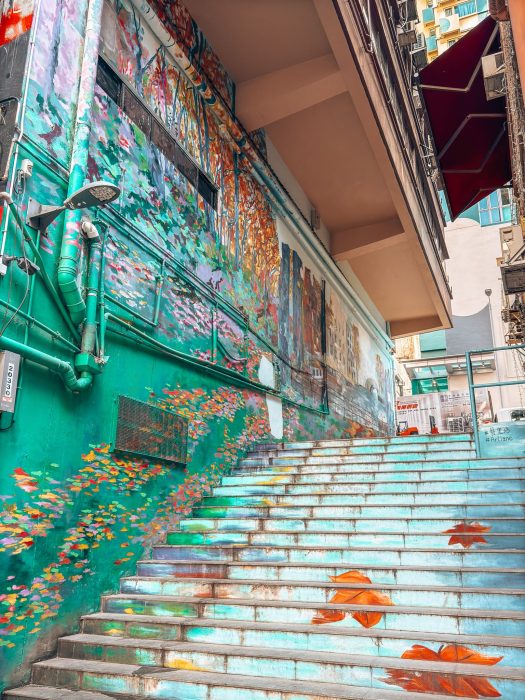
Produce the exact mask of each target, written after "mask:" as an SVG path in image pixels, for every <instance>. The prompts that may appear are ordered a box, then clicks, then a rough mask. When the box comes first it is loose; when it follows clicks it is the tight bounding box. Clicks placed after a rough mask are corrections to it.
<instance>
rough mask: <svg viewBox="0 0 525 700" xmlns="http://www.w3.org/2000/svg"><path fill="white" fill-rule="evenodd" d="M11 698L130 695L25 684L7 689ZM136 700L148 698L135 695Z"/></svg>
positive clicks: (92, 699) (123, 698) (94, 699)
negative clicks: (21, 686)
mask: <svg viewBox="0 0 525 700" xmlns="http://www.w3.org/2000/svg"><path fill="white" fill-rule="evenodd" d="M3 697H4V698H6V699H7V698H8V699H9V700H31V699H32V700H113V698H117V697H118V698H119V700H129V698H130V697H131V696H130V695H120V694H119V695H118V696H117V695H114V694H111V695H108V694H107V693H97V692H93V693H91V692H90V691H88V690H68V689H67V688H56V687H55V688H51V687H49V686H44V685H25V686H24V687H23V688H13V689H12V690H6V691H5V692H4V695H3ZM134 700H146V698H144V697H142V698H139V696H138V695H136V696H134Z"/></svg>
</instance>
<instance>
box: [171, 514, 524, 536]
mask: <svg viewBox="0 0 525 700" xmlns="http://www.w3.org/2000/svg"><path fill="white" fill-rule="evenodd" d="M459 525H463V526H469V525H472V521H471V520H469V519H458V518H438V519H436V518H432V517H428V518H409V517H404V518H389V517H376V518H362V517H357V516H356V517H353V518H338V519H336V521H335V522H334V519H333V518H329V519H326V520H321V519H320V518H315V519H311V518H296V519H294V518H215V519H207V518H185V519H184V520H181V522H180V523H179V525H178V527H179V531H180V532H196V533H199V532H201V533H202V532H214V531H216V532H252V531H253V532H282V531H284V532H347V533H350V532H355V533H366V532H377V533H381V532H405V533H418V532H433V533H436V534H438V533H443V532H444V531H446V530H450V529H452V528H454V527H456V526H459ZM477 525H480V526H481V527H486V528H488V530H487V531H486V532H485V533H484V536H485V537H491V536H492V535H493V534H498V533H516V532H518V531H519V530H520V529H521V528H522V527H523V518H483V519H482V520H481V522H479V523H477ZM467 532H468V530H467ZM482 534H483V532H482ZM450 536H451V535H450Z"/></svg>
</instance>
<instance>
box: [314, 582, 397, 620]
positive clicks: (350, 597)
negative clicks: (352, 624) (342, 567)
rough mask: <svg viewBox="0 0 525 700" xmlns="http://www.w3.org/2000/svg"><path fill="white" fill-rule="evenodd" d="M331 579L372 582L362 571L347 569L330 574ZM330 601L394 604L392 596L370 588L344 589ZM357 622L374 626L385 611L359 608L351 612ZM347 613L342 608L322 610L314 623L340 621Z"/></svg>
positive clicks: (353, 603)
mask: <svg viewBox="0 0 525 700" xmlns="http://www.w3.org/2000/svg"><path fill="white" fill-rule="evenodd" d="M330 579H331V580H332V581H334V582H335V583H342V582H344V583H367V584H370V583H372V582H371V580H370V579H369V578H368V576H365V575H364V574H362V573H361V572H360V571H347V572H345V573H344V574H340V575H339V576H330ZM330 603H332V604H337V603H341V604H342V605H377V606H387V605H393V603H392V601H391V600H390V598H389V597H388V596H387V595H385V594H384V593H380V592H379V591H372V590H369V589H362V588H356V589H342V590H340V591H337V593H336V594H335V595H334V596H332V598H331V600H330ZM351 615H352V617H353V618H354V620H356V622H359V624H360V625H362V626H363V627H366V628H370V627H374V625H377V623H378V622H379V621H380V620H381V618H382V617H383V613H382V612H380V611H376V610H359V611H358V612H355V613H351ZM345 617H346V613H344V612H343V611H341V610H320V611H319V612H318V613H317V615H316V616H315V617H314V618H313V619H312V624H314V625H322V624H325V623H327V622H339V621H340V620H344V618H345Z"/></svg>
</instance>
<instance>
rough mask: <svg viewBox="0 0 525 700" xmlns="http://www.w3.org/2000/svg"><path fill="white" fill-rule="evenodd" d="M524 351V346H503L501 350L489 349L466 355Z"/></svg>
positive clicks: (471, 351) (472, 351)
mask: <svg viewBox="0 0 525 700" xmlns="http://www.w3.org/2000/svg"><path fill="white" fill-rule="evenodd" d="M523 349H525V344H522V345H504V346H503V347H501V348H489V349H488V350H469V351H468V352H466V353H465V354H466V355H486V354H487V353H490V352H499V351H501V350H523Z"/></svg>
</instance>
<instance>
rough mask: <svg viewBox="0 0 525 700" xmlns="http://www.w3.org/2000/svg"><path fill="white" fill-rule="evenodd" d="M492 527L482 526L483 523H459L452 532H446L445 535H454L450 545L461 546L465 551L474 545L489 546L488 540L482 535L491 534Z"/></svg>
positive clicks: (451, 529) (452, 528)
mask: <svg viewBox="0 0 525 700" xmlns="http://www.w3.org/2000/svg"><path fill="white" fill-rule="evenodd" d="M491 529H492V528H491V527H490V526H486V525H481V523H458V525H455V526H454V527H451V528H450V530H444V531H443V534H444V535H452V537H451V538H450V539H449V541H448V543H449V545H451V544H460V545H462V546H463V547H464V548H465V549H469V548H470V547H472V545H473V544H476V543H479V544H488V543H487V540H486V539H485V538H484V537H483V536H482V535H481V533H482V532H489V530H491Z"/></svg>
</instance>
